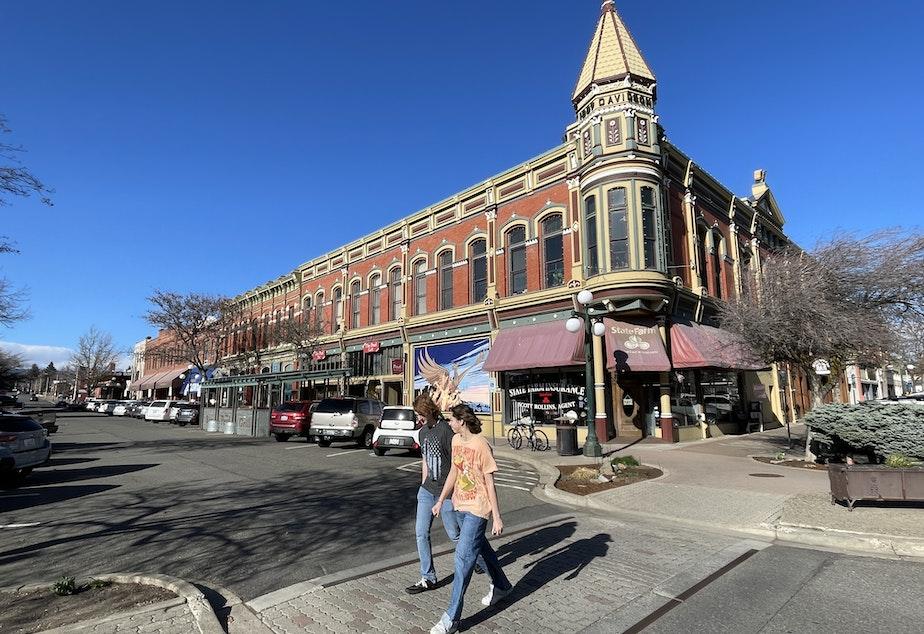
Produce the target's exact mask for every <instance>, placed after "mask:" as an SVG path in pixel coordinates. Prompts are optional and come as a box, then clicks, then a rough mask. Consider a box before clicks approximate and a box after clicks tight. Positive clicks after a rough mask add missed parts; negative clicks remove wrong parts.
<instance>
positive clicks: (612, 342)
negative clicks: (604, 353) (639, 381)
mask: <svg viewBox="0 0 924 634" xmlns="http://www.w3.org/2000/svg"><path fill="white" fill-rule="evenodd" d="M603 323H604V325H605V326H606V332H605V336H606V344H607V349H608V350H609V352H610V358H609V360H608V364H607V365H608V367H609V368H610V369H615V370H616V371H617V372H665V371H667V370H670V367H671V364H670V361H669V360H668V358H667V352H665V350H664V342H663V340H662V339H661V333H660V332H659V330H658V327H657V326H656V325H655V324H654V322H641V323H630V322H625V321H616V320H614V319H604V320H603Z"/></svg>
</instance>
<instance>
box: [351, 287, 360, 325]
mask: <svg viewBox="0 0 924 634" xmlns="http://www.w3.org/2000/svg"><path fill="white" fill-rule="evenodd" d="M350 307H351V312H352V316H351V318H350V328H359V280H356V281H355V282H353V283H352V284H350Z"/></svg>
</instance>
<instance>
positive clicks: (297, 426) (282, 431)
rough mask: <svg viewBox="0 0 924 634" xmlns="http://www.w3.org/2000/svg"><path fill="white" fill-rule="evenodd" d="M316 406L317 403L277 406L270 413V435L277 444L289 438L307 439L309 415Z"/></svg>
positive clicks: (282, 404) (303, 402) (295, 402)
mask: <svg viewBox="0 0 924 634" xmlns="http://www.w3.org/2000/svg"><path fill="white" fill-rule="evenodd" d="M317 406H318V401H290V402H288V403H281V404H280V405H277V406H276V407H274V408H273V411H272V412H271V413H270V433H271V434H272V435H273V437H274V438H275V439H276V440H277V441H279V442H285V441H287V440H288V439H289V438H290V437H291V436H304V437H305V438H306V439H309V434H308V430H309V428H310V426H311V415H312V413H313V412H314V410H315V409H316V408H317Z"/></svg>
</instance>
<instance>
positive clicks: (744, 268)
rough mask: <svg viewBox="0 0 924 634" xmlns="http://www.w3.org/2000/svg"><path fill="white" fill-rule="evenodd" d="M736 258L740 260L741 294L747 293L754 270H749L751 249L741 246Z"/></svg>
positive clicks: (752, 281)
mask: <svg viewBox="0 0 924 634" xmlns="http://www.w3.org/2000/svg"><path fill="white" fill-rule="evenodd" d="M740 251H741V252H740V254H739V255H738V258H739V260H740V262H741V267H740V270H741V294H742V295H745V296H747V295H749V294H750V292H751V284H753V283H754V278H753V275H754V272H753V271H752V270H751V250H750V249H747V248H741V249H740Z"/></svg>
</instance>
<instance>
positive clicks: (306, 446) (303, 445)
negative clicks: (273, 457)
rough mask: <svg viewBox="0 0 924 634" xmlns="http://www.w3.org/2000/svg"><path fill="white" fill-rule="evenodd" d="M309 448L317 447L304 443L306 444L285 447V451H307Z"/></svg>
mask: <svg viewBox="0 0 924 634" xmlns="http://www.w3.org/2000/svg"><path fill="white" fill-rule="evenodd" d="M309 447H317V445H316V444H314V443H310V442H306V443H299V444H297V445H290V446H288V447H286V449H308V448H309Z"/></svg>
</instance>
